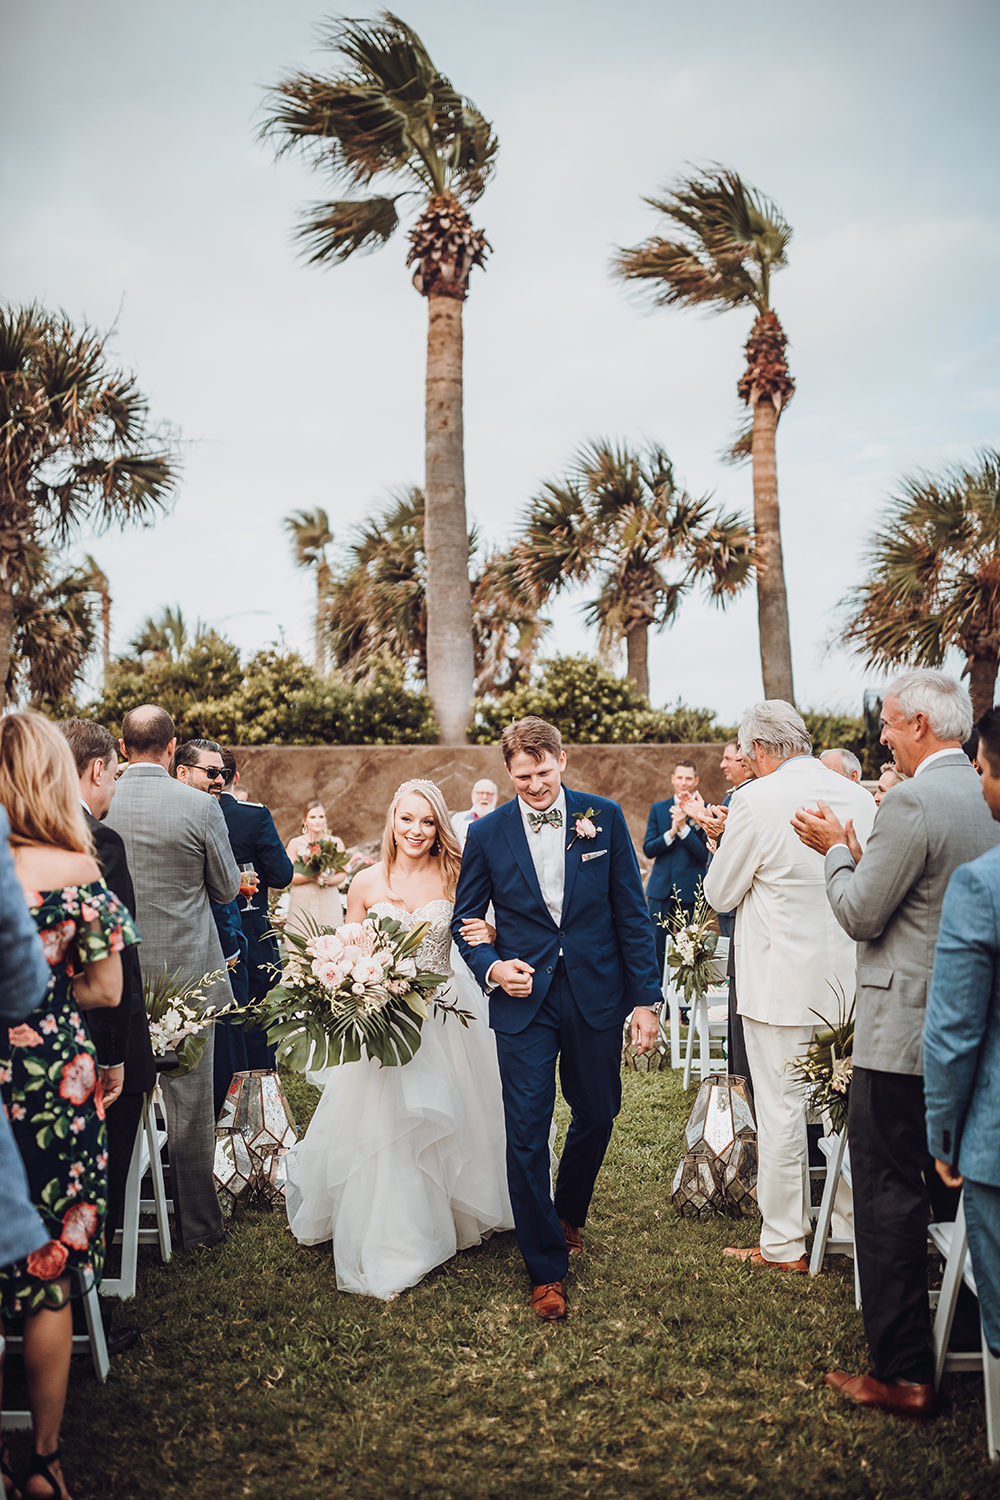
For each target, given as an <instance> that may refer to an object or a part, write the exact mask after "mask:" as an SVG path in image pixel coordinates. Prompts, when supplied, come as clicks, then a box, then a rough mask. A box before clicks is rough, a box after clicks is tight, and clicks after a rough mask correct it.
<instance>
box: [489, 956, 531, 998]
mask: <svg viewBox="0 0 1000 1500" xmlns="http://www.w3.org/2000/svg"><path fill="white" fill-rule="evenodd" d="M534 972H535V971H534V969H533V968H532V967H531V965H530V964H526V963H524V962H523V960H522V959H520V958H506V959H500V960H499V961H498V962H497V963H495V964H494V965H493V967H492V969H491V970H490V972H489V975H488V978H489V980H490V983H491V984H498V985H499V986H500V988H501V989H502V990H506V992H507V994H508V995H514V996H516V998H517V999H519V1000H523V999H524V997H525V996H526V995H530V994H531V976H532V974H534Z"/></svg>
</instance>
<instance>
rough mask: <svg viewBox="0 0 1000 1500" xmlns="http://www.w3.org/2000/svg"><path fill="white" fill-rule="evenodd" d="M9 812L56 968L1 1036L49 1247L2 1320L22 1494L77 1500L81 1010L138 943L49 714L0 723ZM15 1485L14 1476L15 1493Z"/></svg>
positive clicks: (8, 1279)
mask: <svg viewBox="0 0 1000 1500" xmlns="http://www.w3.org/2000/svg"><path fill="white" fill-rule="evenodd" d="M0 804H2V805H3V806H4V807H5V808H6V810H7V815H8V817H9V819H10V828H11V835H10V843H11V850H12V852H13V855H14V863H15V867H16V870H17V875H18V879H19V880H20V882H21V886H22V888H23V889H24V892H25V897H26V899H27V902H28V908H29V910H30V911H31V914H32V916H33V917H34V919H35V923H36V925H37V927H38V932H39V936H40V938H41V940H42V946H43V949H44V951H45V956H46V958H47V959H48V962H49V968H50V971H51V972H50V978H49V984H48V989H47V991H46V993H45V995H44V996H43V997H42V1000H41V1001H40V1003H39V1004H38V1005H37V1006H36V1007H35V1009H34V1011H32V1013H31V1014H30V1015H29V1016H28V1018H27V1020H26V1021H24V1022H23V1023H22V1024H21V1025H20V1026H12V1027H10V1028H9V1029H5V1030H4V1031H3V1032H2V1033H0V1095H2V1099H3V1104H4V1107H5V1109H6V1111H7V1114H8V1117H9V1119H10V1121H11V1127H12V1130H13V1133H14V1139H15V1141H16V1143H17V1147H18V1150H19V1151H20V1153H21V1157H22V1159H23V1161H24V1165H25V1169H26V1171H27V1175H28V1186H29V1190H30V1193H31V1198H32V1201H33V1203H34V1205H35V1207H36V1208H37V1210H38V1212H39V1214H40V1215H41V1217H42V1221H43V1223H44V1225H45V1227H46V1228H47V1229H48V1232H49V1236H50V1238H49V1241H48V1244H46V1245H43V1246H42V1248H41V1249H40V1250H35V1251H33V1252H32V1254H30V1255H29V1256H27V1258H26V1259H24V1260H21V1261H16V1262H15V1263H14V1264H13V1265H10V1266H5V1267H3V1268H2V1269H0V1311H2V1313H3V1317H4V1319H5V1320H6V1321H8V1322H10V1321H15V1320H16V1321H20V1320H22V1319H23V1323H24V1367H25V1376H26V1379H27V1384H28V1397H29V1402H30V1405H31V1414H32V1426H33V1429H34V1439H35V1451H34V1457H33V1459H32V1462H31V1466H30V1469H29V1471H28V1473H27V1474H26V1475H25V1477H24V1478H23V1479H21V1480H19V1482H18V1487H19V1489H20V1491H21V1493H22V1494H23V1495H25V1496H57V1497H59V1500H69V1494H68V1491H67V1489H66V1485H65V1483H64V1481H63V1477H62V1472H61V1469H60V1466H59V1428H60V1425H61V1422H62V1413H63V1406H64V1404H65V1399H66V1386H67V1381H68V1377H69V1361H70V1354H71V1351H72V1337H73V1327H72V1310H71V1307H70V1298H71V1297H73V1296H78V1295H82V1294H83V1293H85V1292H87V1291H89V1289H90V1288H91V1287H92V1286H93V1284H94V1281H95V1278H96V1279H98V1280H99V1279H100V1272H101V1261H102V1257H103V1243H104V1241H103V1228H104V1213H105V1204H106V1199H107V1163H108V1156H107V1148H106V1145H105V1127H104V1123H103V1122H104V1105H103V1102H102V1097H101V1084H100V1079H99V1073H98V1067H97V1057H96V1053H95V1050H94V1046H93V1043H92V1042H91V1040H90V1035H89V1033H88V1030H87V1025H86V1021H85V1019H84V1012H85V1011H87V1010H89V1009H93V1008H96V1007H99V1006H105V1005H117V1004H118V1003H119V1001H120V999H121V992H122V968H121V959H120V957H119V954H120V952H121V950H122V948H123V947H124V946H125V945H126V944H132V943H135V942H138V934H137V933H136V930H135V927H134V925H133V923H132V919H131V917H130V916H129V913H128V911H127V910H126V908H125V907H124V906H123V905H122V904H121V902H120V901H119V900H118V898H117V896H115V895H114V894H113V893H112V892H111V891H109V890H108V889H107V887H106V885H105V884H104V881H103V880H102V879H101V876H100V871H99V870H98V867H97V863H96V861H95V860H94V858H93V855H92V854H91V852H90V851H91V840H90V833H89V830H88V829H87V825H86V823H85V822H84V819H83V812H82V808H81V804H80V796H79V783H78V781H77V776H76V767H75V764H74V762H73V757H72V754H71V752H70V749H69V746H68V745H67V743H66V741H65V740H64V739H63V737H62V735H61V734H59V732H58V731H57V730H56V729H55V728H53V726H52V725H51V724H50V723H49V722H48V720H47V719H44V718H42V717H41V715H39V714H30V713H26V714H10V715H8V716H7V717H6V718H4V719H2V720H0ZM5 1469H6V1465H5ZM8 1481H10V1483H11V1485H12V1484H13V1478H12V1476H11V1475H10V1472H9V1470H6V1472H5V1473H4V1474H3V1482H4V1487H5V1490H6V1492H7V1493H10V1490H9V1489H8V1488H7V1486H8Z"/></svg>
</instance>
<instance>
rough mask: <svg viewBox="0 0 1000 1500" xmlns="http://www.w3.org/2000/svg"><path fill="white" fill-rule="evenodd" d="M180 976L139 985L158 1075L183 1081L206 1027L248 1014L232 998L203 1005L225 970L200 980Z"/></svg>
mask: <svg viewBox="0 0 1000 1500" xmlns="http://www.w3.org/2000/svg"><path fill="white" fill-rule="evenodd" d="M182 973H183V970H181V969H176V970H175V971H174V973H173V974H167V973H166V972H165V971H164V973H162V974H157V976H156V978H155V979H146V980H145V981H144V982H143V986H142V994H143V999H144V1000H145V1002H146V1015H147V1016H148V1018H149V1037H150V1041H151V1042H152V1044H153V1056H154V1057H155V1058H156V1059H157V1062H158V1065H159V1070H160V1072H169V1073H170V1076H171V1078H183V1077H184V1075H185V1073H190V1072H192V1071H193V1069H195V1068H196V1067H197V1066H198V1063H199V1062H200V1060H201V1054H202V1052H204V1050H205V1032H206V1029H207V1027H208V1026H210V1025H212V1023H213V1022H215V1021H218V1020H220V1019H221V1018H222V1017H223V1016H247V1015H250V1014H251V1012H249V1011H248V1010H247V1008H246V1007H245V1006H239V1005H237V1004H236V1001H235V1000H233V999H230V1000H229V1001H228V1002H227V1003H226V1004H225V1005H205V1001H206V1000H207V998H208V991H209V990H210V989H211V988H212V986H213V985H216V984H218V983H219V981H220V980H222V979H224V978H225V975H226V971H225V969H216V970H215V971H214V972H213V973H211V974H203V975H202V976H201V978H200V979H183V978H182V977H181V975H182ZM254 1014H255V1012H254ZM175 1058H176V1062H175V1061H174V1059H175Z"/></svg>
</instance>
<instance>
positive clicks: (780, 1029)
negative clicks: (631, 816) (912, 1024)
mask: <svg viewBox="0 0 1000 1500" xmlns="http://www.w3.org/2000/svg"><path fill="white" fill-rule="evenodd" d="M740 752H741V754H742V755H743V757H744V759H745V760H747V761H748V762H749V763H750V764H751V765H752V766H753V768H754V771H755V772H756V780H754V781H752V782H751V783H750V784H749V785H747V786H744V787H742V788H741V789H740V793H739V796H738V797H735V798H734V799H733V802H732V804H731V806H730V808H729V816H728V818H727V819H726V831H725V837H724V838H723V840H722V842H721V844H720V845H719V850H718V853H717V854H716V855H715V858H714V859H713V860H712V863H711V865H710V866H709V869H708V873H707V875H706V876H705V895H706V897H707V899H708V901H709V903H710V904H711V905H712V906H714V907H715V909H716V911H719V910H722V911H725V910H726V909H727V908H728V907H733V906H735V907H736V908H737V911H736V927H735V932H734V939H733V940H734V944H735V949H736V973H737V975H738V977H739V999H738V1009H739V1014H740V1016H741V1017H742V1018H743V1034H744V1039H745V1042H746V1050H747V1056H748V1057H749V1060H750V1070H751V1073H752V1074H753V1085H754V1105H755V1108H756V1113H757V1149H758V1155H759V1166H758V1176H757V1202H758V1205H759V1207H760V1211H761V1216H762V1219H763V1223H762V1225H761V1233H760V1248H759V1249H751V1250H744V1249H736V1248H730V1249H727V1250H726V1252H725V1253H726V1254H727V1255H731V1256H737V1257H738V1258H739V1259H741V1260H748V1261H750V1262H751V1263H752V1264H753V1265H755V1266H767V1267H771V1268H772V1269H777V1270H782V1271H797V1272H801V1273H804V1272H805V1271H807V1270H808V1266H807V1263H806V1235H807V1233H808V1232H809V1213H808V1210H809V1154H808V1145H807V1134H806V1100H805V1094H804V1090H803V1087H802V1084H801V1083H800V1082H799V1081H798V1080H797V1079H796V1078H795V1076H794V1075H793V1074H792V1072H791V1069H790V1066H789V1064H790V1062H791V1061H793V1060H794V1059H795V1058H796V1057H799V1056H801V1055H802V1053H803V1052H804V1051H805V1049H806V1048H807V1047H808V1045H809V1043H810V1042H811V1041H812V1037H813V1032H814V1030H815V1027H816V1024H817V1014H818V1015H820V1016H825V1017H828V1018H829V1019H831V1020H833V1019H835V1018H836V1015H837V1006H838V994H839V992H840V991H842V992H843V993H844V994H845V995H846V996H847V997H848V999H849V998H850V996H851V995H852V994H853V993H854V968H855V951H854V944H853V942H851V940H850V939H849V938H848V937H847V936H846V935H845V934H844V932H843V931H842V930H841V928H840V927H839V926H838V924H837V922H836V921H835V920H834V917H833V913H832V912H831V910H830V906H829V902H828V901H827V899H826V887H825V882H824V877H823V861H822V859H821V858H820V857H819V855H817V854H813V853H812V851H810V850H803V848H802V845H801V844H800V843H799V841H798V839H797V838H796V836H795V833H794V831H793V830H792V827H791V823H790V819H791V817H792V815H793V813H794V812H795V809H796V808H797V807H799V806H801V804H802V801H803V798H809V799H817V800H818V799H820V798H822V800H823V801H824V802H825V803H828V804H829V805H830V806H831V807H837V808H839V809H840V811H841V814H842V816H844V817H845V818H848V819H851V820H853V823H854V826H855V827H856V829H857V832H858V836H859V837H860V838H861V839H862V840H864V839H865V838H867V835H868V833H869V831H870V829H871V826H872V823H873V822H874V820H875V803H874V801H873V800H872V798H871V797H870V796H869V795H868V793H867V792H864V791H862V789H861V788H860V787H858V786H854V785H853V784H852V783H851V782H850V781H848V780H847V779H846V778H845V777H843V776H837V775H835V774H834V773H833V772H832V771H829V770H827V768H826V767H825V766H822V765H820V763H819V761H817V760H814V759H813V755H812V741H811V740H810V738H809V732H808V730H807V729H806V726H805V724H804V723H803V721H802V718H801V716H800V715H799V714H798V713H796V711H795V709H794V708H793V707H792V705H791V704H790V703H785V702H784V701H783V700H782V699H780V698H773V699H771V700H770V701H768V702H766V703H758V704H756V706H755V707H754V708H752V709H751V710H750V711H749V713H748V714H747V715H746V717H745V718H744V720H743V723H742V724H741V725H740ZM846 1206H847V1205H846V1202H845V1203H844V1204H843V1207H845V1208H846Z"/></svg>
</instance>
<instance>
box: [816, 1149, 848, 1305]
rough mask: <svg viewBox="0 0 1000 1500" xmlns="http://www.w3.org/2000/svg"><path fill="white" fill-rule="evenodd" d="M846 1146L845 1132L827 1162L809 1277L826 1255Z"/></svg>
mask: <svg viewBox="0 0 1000 1500" xmlns="http://www.w3.org/2000/svg"><path fill="white" fill-rule="evenodd" d="M846 1145H847V1132H846V1131H844V1132H842V1133H841V1134H840V1135H839V1136H838V1137H837V1146H836V1149H835V1151H834V1153H833V1155H832V1156H831V1157H829V1158H828V1160H827V1164H826V1181H825V1182H824V1184H823V1198H822V1201H821V1202H820V1206H819V1213H818V1214H817V1216H816V1233H815V1235H814V1236H813V1247H812V1255H811V1256H810V1258H809V1275H810V1276H818V1275H819V1273H820V1271H822V1269H823V1256H824V1255H825V1254H826V1242H827V1240H828V1239H829V1238H830V1221H831V1220H832V1218H833V1200H834V1199H835V1198H836V1196H837V1183H838V1182H839V1181H840V1168H841V1164H842V1162H843V1160H844V1148H845V1146H846Z"/></svg>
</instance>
